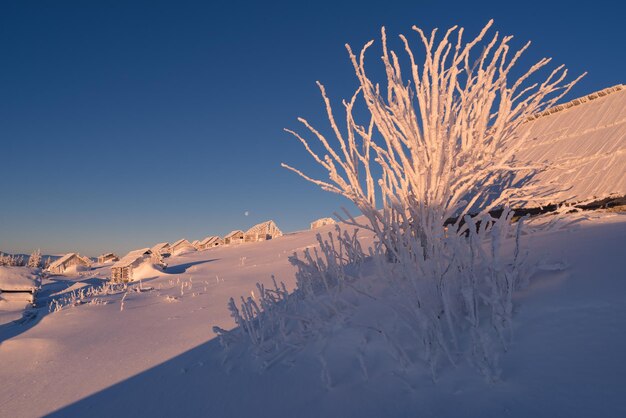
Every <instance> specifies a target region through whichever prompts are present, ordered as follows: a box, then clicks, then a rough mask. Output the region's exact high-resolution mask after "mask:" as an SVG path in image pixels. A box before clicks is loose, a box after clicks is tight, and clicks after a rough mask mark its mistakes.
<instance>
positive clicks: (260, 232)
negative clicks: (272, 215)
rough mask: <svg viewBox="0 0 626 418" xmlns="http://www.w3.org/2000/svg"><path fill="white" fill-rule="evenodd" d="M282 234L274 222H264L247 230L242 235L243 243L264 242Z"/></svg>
mask: <svg viewBox="0 0 626 418" xmlns="http://www.w3.org/2000/svg"><path fill="white" fill-rule="evenodd" d="M282 235H283V233H282V232H281V230H280V229H278V226H276V223H275V222H274V221H265V222H261V223H260V224H257V225H254V226H253V227H252V228H250V229H248V230H247V231H246V233H245V235H244V241H245V242H256V241H265V240H268V239H273V238H277V237H280V236H282Z"/></svg>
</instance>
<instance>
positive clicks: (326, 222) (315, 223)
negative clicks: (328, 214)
mask: <svg viewBox="0 0 626 418" xmlns="http://www.w3.org/2000/svg"><path fill="white" fill-rule="evenodd" d="M336 223H337V222H336V221H335V220H334V219H333V218H320V219H317V220H315V221H313V222H311V229H317V228H321V227H323V226H326V225H333V224H336Z"/></svg>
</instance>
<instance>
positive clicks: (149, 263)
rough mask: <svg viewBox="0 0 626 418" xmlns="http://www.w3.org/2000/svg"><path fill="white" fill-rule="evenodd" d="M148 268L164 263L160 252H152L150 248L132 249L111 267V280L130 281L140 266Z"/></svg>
mask: <svg viewBox="0 0 626 418" xmlns="http://www.w3.org/2000/svg"><path fill="white" fill-rule="evenodd" d="M143 266H145V267H147V268H148V269H150V268H154V267H155V266H156V267H159V268H163V267H164V264H163V262H162V260H161V256H160V254H157V253H153V252H152V250H151V249H150V248H142V249H139V250H134V251H131V252H129V253H128V254H126V255H125V256H124V257H122V259H121V260H120V261H118V262H117V263H115V264H113V267H111V280H113V281H114V282H130V281H133V280H135V279H136V277H135V273H136V271H138V269H139V268H140V267H143Z"/></svg>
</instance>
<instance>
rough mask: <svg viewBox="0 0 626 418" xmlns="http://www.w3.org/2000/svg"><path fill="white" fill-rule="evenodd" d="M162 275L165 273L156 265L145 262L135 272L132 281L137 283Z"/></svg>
mask: <svg viewBox="0 0 626 418" xmlns="http://www.w3.org/2000/svg"><path fill="white" fill-rule="evenodd" d="M162 274H163V271H161V270H160V269H159V268H158V267H157V266H156V265H155V264H153V263H149V262H145V263H143V264H141V265H140V266H139V267H137V268H136V269H135V270H133V277H132V281H135V282H136V281H139V280H145V279H151V278H154V277H158V276H160V275H162Z"/></svg>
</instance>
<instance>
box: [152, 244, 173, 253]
mask: <svg viewBox="0 0 626 418" xmlns="http://www.w3.org/2000/svg"><path fill="white" fill-rule="evenodd" d="M169 247H170V244H168V243H167V242H160V243H158V244H156V245H154V246H153V247H152V248H151V250H152V252H155V253H156V252H159V251H161V250H163V249H165V248H169Z"/></svg>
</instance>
